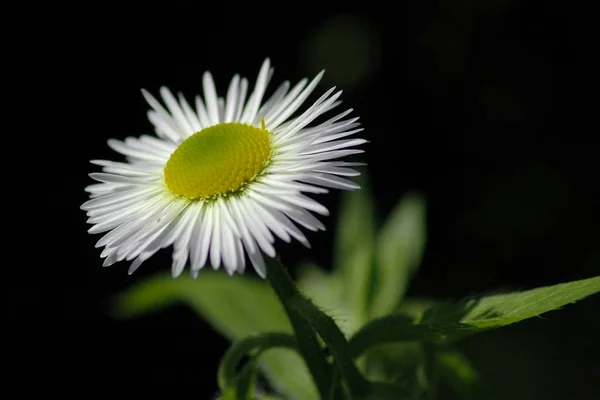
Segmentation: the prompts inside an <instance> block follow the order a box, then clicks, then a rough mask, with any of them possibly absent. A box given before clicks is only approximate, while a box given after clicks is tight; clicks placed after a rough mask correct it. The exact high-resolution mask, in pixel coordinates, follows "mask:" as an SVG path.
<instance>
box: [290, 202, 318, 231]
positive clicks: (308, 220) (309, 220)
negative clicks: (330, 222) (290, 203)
mask: <svg viewBox="0 0 600 400" xmlns="http://www.w3.org/2000/svg"><path fill="white" fill-rule="evenodd" d="M285 214H286V215H287V216H288V217H290V219H292V220H294V221H295V222H297V223H298V224H299V225H301V226H303V227H305V228H306V229H308V230H310V231H315V232H316V231H318V230H321V231H324V230H325V225H323V223H322V222H321V221H319V220H318V219H317V218H316V217H315V216H314V215H312V214H311V213H310V212H309V211H308V210H304V209H301V208H297V209H295V210H294V211H291V212H286V213H285Z"/></svg>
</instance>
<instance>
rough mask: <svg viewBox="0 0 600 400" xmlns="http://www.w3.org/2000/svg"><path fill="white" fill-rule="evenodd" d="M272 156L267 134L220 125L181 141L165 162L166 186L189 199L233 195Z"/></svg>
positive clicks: (258, 171)
mask: <svg viewBox="0 0 600 400" xmlns="http://www.w3.org/2000/svg"><path fill="white" fill-rule="evenodd" d="M270 156H271V140H270V137H269V132H268V131H267V130H266V129H264V126H263V128H262V129H260V128H256V127H253V126H250V125H246V124H241V123H237V122H231V123H222V124H218V125H214V126H210V127H208V128H205V129H202V130H201V131H199V132H196V133H195V134H193V135H192V136H190V137H189V138H187V139H186V140H184V141H183V142H182V143H181V144H180V145H179V147H177V149H175V152H174V153H173V154H172V155H171V158H169V161H167V165H166V166H165V183H166V184H167V187H168V188H169V190H171V192H173V193H175V194H176V195H179V196H184V197H186V198H188V199H190V200H196V199H203V200H209V199H212V198H215V197H219V196H226V195H228V194H232V193H235V192H237V191H239V190H240V189H243V187H244V186H245V185H246V184H247V183H248V182H251V181H252V180H253V179H254V178H256V176H257V175H258V174H259V173H260V172H261V171H262V170H263V168H264V167H265V166H266V165H267V163H268V162H269V159H270Z"/></svg>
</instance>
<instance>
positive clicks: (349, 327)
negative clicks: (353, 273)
mask: <svg viewBox="0 0 600 400" xmlns="http://www.w3.org/2000/svg"><path fill="white" fill-rule="evenodd" d="M343 283H344V281H343V279H342V277H341V276H340V274H337V273H327V272H325V271H323V270H322V269H321V268H319V267H318V266H316V265H312V264H307V265H304V266H302V267H301V268H299V270H298V278H297V280H296V284H297V285H298V289H299V290H300V292H302V294H304V295H305V296H306V297H308V298H309V299H311V301H312V302H313V303H315V305H316V306H317V307H319V308H320V309H321V310H323V311H325V312H326V313H327V314H328V315H329V316H331V317H332V318H333V319H334V321H335V322H336V324H337V325H338V326H339V328H340V330H341V331H342V332H343V333H344V335H346V336H349V335H350V334H351V333H354V332H355V331H356V329H358V327H359V326H360V324H361V323H362V321H360V319H359V318H357V316H356V315H355V314H354V313H353V312H352V311H351V310H350V309H349V307H348V305H347V303H346V301H345V299H344V297H343V293H344V285H343Z"/></svg>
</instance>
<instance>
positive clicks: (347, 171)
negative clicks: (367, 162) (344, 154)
mask: <svg viewBox="0 0 600 400" xmlns="http://www.w3.org/2000/svg"><path fill="white" fill-rule="evenodd" d="M314 170H315V171H316V172H322V173H325V174H332V175H341V176H359V175H360V172H358V171H356V170H354V169H351V168H342V167H331V166H323V167H320V168H315V169H314Z"/></svg>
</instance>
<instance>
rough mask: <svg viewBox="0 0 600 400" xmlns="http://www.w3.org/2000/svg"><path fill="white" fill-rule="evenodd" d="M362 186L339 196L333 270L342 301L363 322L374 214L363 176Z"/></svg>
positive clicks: (369, 279) (368, 280)
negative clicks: (341, 290) (338, 281)
mask: <svg viewBox="0 0 600 400" xmlns="http://www.w3.org/2000/svg"><path fill="white" fill-rule="evenodd" d="M359 183H360V184H361V186H362V188H361V190H358V191H354V192H347V193H344V194H343V195H342V199H341V205H340V213H339V218H338V222H337V230H336V235H335V248H334V271H335V272H336V273H339V274H341V277H342V285H343V288H344V292H343V296H344V300H345V303H346V304H347V306H348V307H349V309H350V311H351V312H352V314H353V315H354V316H355V317H356V318H358V319H359V320H360V322H363V321H365V320H366V317H367V304H368V302H369V300H370V299H369V297H370V291H371V289H372V275H373V271H372V269H373V254H374V244H375V215H374V208H373V199H372V195H371V191H370V188H369V186H368V184H367V181H366V178H365V177H362V179H360V180H359Z"/></svg>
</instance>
